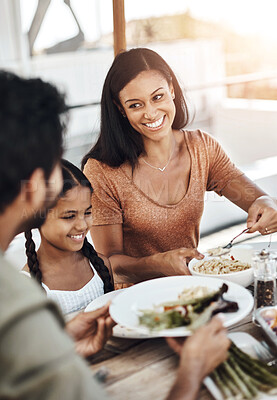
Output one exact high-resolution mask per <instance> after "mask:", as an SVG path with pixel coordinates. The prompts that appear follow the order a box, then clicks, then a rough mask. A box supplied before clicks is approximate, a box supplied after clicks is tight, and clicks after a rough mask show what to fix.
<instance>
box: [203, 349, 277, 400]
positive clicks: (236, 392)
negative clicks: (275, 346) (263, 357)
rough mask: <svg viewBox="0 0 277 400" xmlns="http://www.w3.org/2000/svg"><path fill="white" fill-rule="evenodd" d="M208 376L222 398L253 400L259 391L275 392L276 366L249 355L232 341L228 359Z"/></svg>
mask: <svg viewBox="0 0 277 400" xmlns="http://www.w3.org/2000/svg"><path fill="white" fill-rule="evenodd" d="M210 377H211V379H213V381H214V382H215V384H216V385H217V387H218V389H219V390H220V391H221V393H222V396H223V398H224V400H231V399H241V400H243V399H253V400H254V399H256V398H258V396H259V393H260V392H266V393H268V394H276V393H277V368H276V367H269V366H268V365H267V364H266V363H264V362H262V361H259V360H256V359H254V358H252V357H250V356H249V355H248V354H246V353H244V352H243V351H241V350H240V349H239V348H238V347H237V346H236V345H235V344H234V343H232V344H231V347H230V349H229V356H228V359H227V360H226V361H225V362H224V363H222V364H220V365H219V367H217V368H216V369H215V370H214V371H213V372H212V374H211V375H210Z"/></svg>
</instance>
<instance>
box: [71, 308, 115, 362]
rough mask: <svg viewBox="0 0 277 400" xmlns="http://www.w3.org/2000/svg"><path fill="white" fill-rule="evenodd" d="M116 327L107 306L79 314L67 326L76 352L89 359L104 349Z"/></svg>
mask: <svg viewBox="0 0 277 400" xmlns="http://www.w3.org/2000/svg"><path fill="white" fill-rule="evenodd" d="M114 325H115V322H114V321H113V320H112V319H111V317H110V315H109V304H107V305H105V306H104V307H102V308H99V309H98V310H95V311H91V312H82V313H80V314H78V315H77V316H76V317H75V318H73V319H72V320H71V321H69V322H68V323H67V324H66V331H67V333H68V334H69V335H70V336H71V337H72V339H73V340H74V341H75V350H76V352H77V353H78V354H80V355H81V356H82V357H89V356H91V355H93V354H95V353H97V352H98V351H100V350H101V349H102V348H103V346H104V344H105V343H106V341H107V340H108V339H109V337H110V336H111V335H112V329H113V327H114Z"/></svg>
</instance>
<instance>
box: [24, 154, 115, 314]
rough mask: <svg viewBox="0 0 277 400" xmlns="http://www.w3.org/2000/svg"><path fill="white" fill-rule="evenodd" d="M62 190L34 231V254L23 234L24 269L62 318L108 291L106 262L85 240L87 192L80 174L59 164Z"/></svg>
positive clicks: (89, 218)
mask: <svg viewBox="0 0 277 400" xmlns="http://www.w3.org/2000/svg"><path fill="white" fill-rule="evenodd" d="M62 172H63V181H64V182H63V190H62V193H61V194H60V197H59V200H58V202H57V204H56V205H55V207H53V208H52V209H50V210H49V212H48V214H47V217H46V220H45V223H44V224H43V225H42V227H41V228H40V230H39V231H40V236H41V244H40V247H39V249H38V252H37V253H36V251H35V245H34V242H33V240H32V235H31V232H26V234H25V235H26V239H27V241H26V254H27V257H28V263H27V265H26V266H25V267H24V270H25V271H26V272H30V274H31V276H32V277H34V278H35V279H36V280H37V281H38V282H39V283H41V285H42V287H43V288H44V289H45V291H46V293H47V295H48V297H51V298H52V299H53V300H54V301H56V302H57V303H58V304H59V305H60V307H61V309H62V311H63V313H64V314H68V313H71V312H74V311H78V310H80V309H83V308H85V307H86V306H87V305H88V304H89V303H90V302H91V301H92V300H94V299H95V298H97V297H98V296H101V295H102V294H104V293H107V292H110V291H111V290H113V284H112V278H111V275H110V273H109V262H108V260H107V259H106V258H105V257H101V258H100V257H99V256H98V255H97V253H96V252H95V250H94V248H93V247H92V245H91V244H89V243H88V241H87V239H86V234H87V233H88V230H89V229H90V227H91V225H92V215H91V208H92V207H91V193H92V188H91V185H90V183H89V181H88V180H87V179H86V177H85V176H84V174H83V173H82V172H81V171H80V170H79V169H78V168H77V167H75V166H74V165H73V164H71V163H70V162H68V161H66V160H63V161H62Z"/></svg>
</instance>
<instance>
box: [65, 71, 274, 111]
mask: <svg viewBox="0 0 277 400" xmlns="http://www.w3.org/2000/svg"><path fill="white" fill-rule="evenodd" d="M272 79H277V71H276V70H274V71H269V72H254V73H251V74H243V75H236V76H230V77H227V78H225V79H221V80H218V81H214V82H209V83H206V84H201V85H195V86H188V87H186V88H185V89H186V92H194V91H199V90H204V89H214V88H217V87H228V86H233V85H242V84H249V83H253V82H259V81H265V80H272ZM99 105H100V102H91V103H90V102H89V103H83V104H74V105H70V106H68V109H69V110H74V109H77V108H82V107H91V106H99Z"/></svg>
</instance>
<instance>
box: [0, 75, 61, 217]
mask: <svg viewBox="0 0 277 400" xmlns="http://www.w3.org/2000/svg"><path fill="white" fill-rule="evenodd" d="M65 111H66V105H65V102H64V96H63V95H62V94H60V93H59V92H58V90H57V89H56V88H55V87H54V86H53V85H51V84H50V83H46V82H43V81H42V80H41V79H24V78H21V77H19V76H17V75H15V74H13V73H10V72H6V71H0V176H1V179H0V213H1V212H3V211H4V209H5V207H6V206H7V205H9V204H11V203H12V201H13V200H14V199H15V198H16V196H17V195H18V194H19V193H20V189H21V182H24V181H25V180H27V179H29V178H30V176H31V175H32V173H33V172H34V171H35V170H36V169H37V168H42V169H43V171H44V174H45V179H48V178H49V176H50V175H51V172H52V170H53V168H54V167H55V165H56V163H57V162H58V161H59V159H60V157H61V155H62V150H63V149H62V142H63V131H64V126H65V124H64V122H65V120H64V119H63V118H62V114H63V113H64V112H65Z"/></svg>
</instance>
